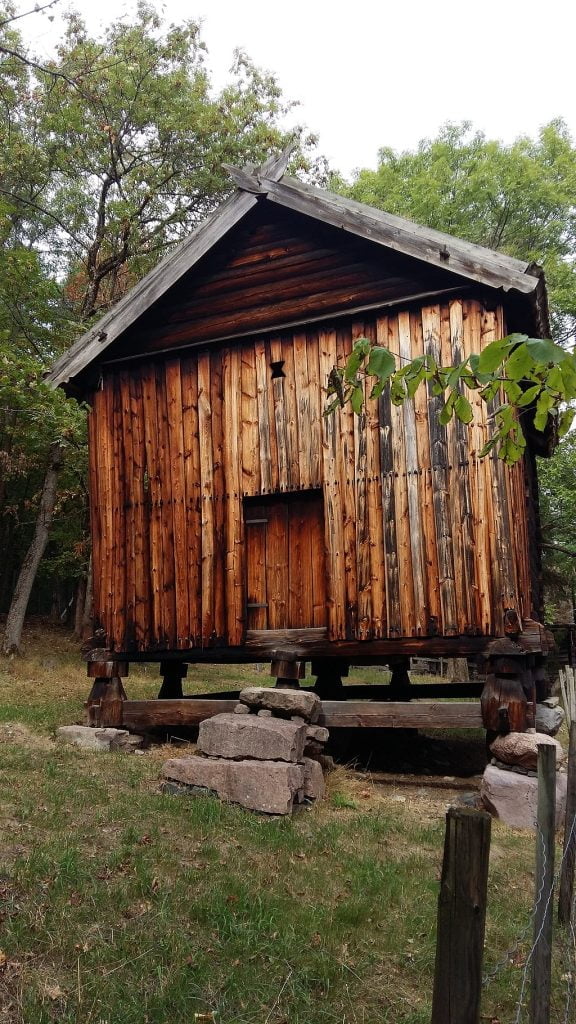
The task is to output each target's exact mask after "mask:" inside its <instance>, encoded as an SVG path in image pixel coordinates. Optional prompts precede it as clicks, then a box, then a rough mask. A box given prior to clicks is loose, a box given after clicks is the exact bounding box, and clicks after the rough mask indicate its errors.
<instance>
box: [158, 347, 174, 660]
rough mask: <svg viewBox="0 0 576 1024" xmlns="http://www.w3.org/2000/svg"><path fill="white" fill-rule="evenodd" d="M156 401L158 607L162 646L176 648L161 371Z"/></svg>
mask: <svg viewBox="0 0 576 1024" xmlns="http://www.w3.org/2000/svg"><path fill="white" fill-rule="evenodd" d="M156 398H157V401H158V462H159V466H160V478H161V504H160V516H161V522H162V603H163V605H164V627H165V632H166V636H165V644H166V646H167V647H168V648H176V646H177V639H176V564H175V558H174V497H173V481H172V463H171V461H170V439H169V436H170V435H169V426H168V398H167V394H166V377H165V367H160V366H158V367H157V370H156Z"/></svg>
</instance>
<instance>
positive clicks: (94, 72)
mask: <svg viewBox="0 0 576 1024" xmlns="http://www.w3.org/2000/svg"><path fill="white" fill-rule="evenodd" d="M206 56H207V54H206V47H205V45H204V43H203V41H202V37H201V33H200V29H199V26H198V24H197V23H195V22H194V21H186V22H183V23H182V24H180V25H172V26H169V27H168V28H166V27H164V26H163V25H162V23H161V20H160V18H159V16H158V15H157V13H156V12H155V10H154V9H153V8H152V7H150V6H148V5H147V4H144V3H143V4H141V5H140V6H139V8H138V11H137V14H136V15H135V17H134V18H133V20H132V21H131V22H127V21H117V22H114V23H112V24H111V25H109V26H108V28H107V29H106V30H105V31H104V33H103V34H102V36H100V37H95V36H92V35H91V34H90V33H88V31H87V29H86V27H85V25H84V23H83V21H82V19H81V18H80V17H79V16H78V15H77V14H74V13H71V14H68V15H67V16H66V18H65V32H64V34H63V36H62V38H61V41H60V42H59V44H58V46H57V48H56V50H55V52H54V54H53V57H52V59H50V60H48V61H40V60H39V59H37V58H35V56H34V54H33V53H32V52H31V51H30V49H29V48H28V47H27V46H26V45H25V43H24V40H23V39H22V37H21V36H20V34H19V31H18V18H17V17H15V11H14V8H13V7H12V6H11V5H10V4H2V3H1V0H0V108H1V109H0V267H1V270H2V273H1V274H0V470H1V472H0V547H1V548H2V550H3V551H6V552H7V557H6V561H5V564H4V566H3V569H4V571H3V573H2V585H3V586H2V587H0V590H2V592H1V593H0V609H1V608H2V607H4V608H5V607H6V605H7V602H8V600H9V597H10V591H11V588H12V586H13V583H14V580H15V575H16V571H17V568H18V565H19V563H20V562H21V561H22V558H23V556H24V553H25V551H26V549H27V545H28V542H29V539H30V537H31V535H32V532H33V528H34V518H35V511H36V508H37V506H38V502H39V498H40V495H41V493H42V483H43V477H44V472H45V468H46V465H47V464H48V460H49V452H50V448H51V445H52V444H53V443H54V442H58V441H61V442H63V443H64V445H65V447H66V452H67V458H66V464H65V469H64V470H63V471H62V472H61V474H60V485H59V497H58V503H57V505H56V510H55V530H54V532H53V534H52V541H51V544H50V545H49V548H48V551H47V557H46V558H45V560H44V563H43V567H44V568H43V570H42V572H43V575H44V578H45V579H47V580H49V578H50V577H51V578H52V583H54V581H55V580H57V579H62V578H65V579H68V580H69V579H71V578H73V577H74V575H77V574H78V573H80V572H82V571H83V570H84V569H85V564H86V559H87V553H88V543H87V509H86V449H85V415H84V411H83V410H82V409H79V408H78V406H77V405H76V403H74V402H68V401H66V399H65V398H64V396H63V394H62V393H61V392H59V391H58V392H53V391H50V390H49V389H47V388H46V387H45V385H43V383H42V375H43V372H44V371H45V370H46V369H47V368H48V366H50V365H51V363H52V362H53V360H54V358H55V356H56V355H58V353H59V352H61V351H63V350H64V349H65V348H66V347H68V345H69V344H70V343H71V341H73V340H74V338H75V337H76V336H77V335H78V334H79V333H81V332H82V331H84V330H85V329H86V327H87V325H88V323H89V322H90V321H91V320H92V319H93V318H94V317H96V316H98V315H100V314H102V313H103V312H104V311H105V310H106V309H107V308H108V307H109V306H110V305H111V304H113V303H114V302H116V301H117V300H118V299H119V298H120V297H121V296H122V295H123V294H124V293H125V292H126V290H127V289H128V288H129V287H131V286H132V285H133V284H134V283H136V281H137V280H139V278H140V277H142V276H143V275H144V274H145V273H146V272H147V271H148V270H149V269H150V268H151V267H152V266H153V265H154V264H155V263H156V262H157V261H158V259H159V258H160V257H161V256H162V255H163V254H164V252H165V251H166V250H167V249H168V248H169V247H170V246H171V245H173V244H174V243H175V242H176V241H178V240H179V239H180V238H181V237H183V236H184V235H185V234H187V233H188V232H189V231H190V230H191V229H193V228H194V226H195V225H196V224H197V223H198V222H199V221H200V220H202V219H203V218H204V217H205V215H206V214H207V213H208V212H209V210H210V209H211V208H213V207H214V206H215V205H216V204H217V203H218V202H219V201H220V200H221V199H222V198H223V197H224V196H225V194H226V192H227V191H228V190H229V189H230V183H229V180H228V179H227V177H226V175H225V173H224V171H223V170H222V167H221V165H222V163H224V162H228V163H236V164H238V163H239V164H244V163H246V162H254V163H261V162H262V160H263V159H265V158H266V157H267V156H268V155H270V154H271V153H277V151H278V149H279V148H280V147H281V146H282V145H284V144H285V142H286V141H287V133H286V131H285V130H284V129H283V128H282V127H281V122H282V121H283V119H285V117H286V115H287V114H288V113H289V112H290V110H291V104H290V103H287V102H286V101H285V100H284V99H283V97H282V94H281V91H280V88H279V86H278V83H277V82H276V80H275V78H274V76H273V75H270V74H267V73H264V72H262V71H261V70H259V69H258V68H257V67H255V66H254V65H253V64H252V62H251V61H250V60H249V58H248V57H247V56H246V55H245V54H243V53H241V52H238V53H237V54H236V58H235V63H234V66H233V68H232V69H231V72H230V78H229V82H228V84H227V85H226V86H225V87H224V88H223V89H222V90H221V91H220V92H219V93H216V92H215V91H214V90H213V89H212V87H211V83H210V76H209V73H208V70H207V65H206ZM290 134H291V135H292V136H295V137H296V139H297V140H300V145H299V148H298V150H297V152H296V156H295V158H294V159H295V167H300V168H301V169H303V170H304V171H305V172H306V173H310V174H311V175H312V176H318V174H319V173H320V167H319V165H318V166H316V165H313V164H312V162H311V161H310V159H309V158H308V157H307V156H306V152H307V151H308V150H309V149H310V146H311V144H312V143H313V141H314V140H313V138H312V137H311V136H306V135H305V133H304V131H303V130H302V129H301V128H300V127H298V125H296V126H295V127H294V128H293V129H292V131H291V133H290Z"/></svg>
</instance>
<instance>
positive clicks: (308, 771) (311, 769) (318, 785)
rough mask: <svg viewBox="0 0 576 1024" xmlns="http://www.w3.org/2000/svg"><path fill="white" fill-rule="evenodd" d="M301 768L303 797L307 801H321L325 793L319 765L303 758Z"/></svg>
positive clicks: (309, 758) (322, 773) (322, 774)
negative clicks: (302, 770)
mask: <svg viewBox="0 0 576 1024" xmlns="http://www.w3.org/2000/svg"><path fill="white" fill-rule="evenodd" d="M303 767H304V796H305V797H308V799H309V800H322V799H323V797H324V794H325V793H326V785H325V783H324V772H323V771H322V767H321V765H320V764H319V763H318V761H314V760H313V759H312V758H311V757H305V758H304V762H303Z"/></svg>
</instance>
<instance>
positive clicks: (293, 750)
mask: <svg viewBox="0 0 576 1024" xmlns="http://www.w3.org/2000/svg"><path fill="white" fill-rule="evenodd" d="M305 743H306V726H305V725H294V723H293V722H286V721H284V720H283V719H280V718H272V717H270V718H259V717H258V716H257V715H235V714H222V715H214V716H213V717H212V718H205V719H204V721H203V722H201V723H200V729H199V731H198V749H199V750H200V751H201V752H202V753H203V754H206V755H207V756H208V757H227V758H231V759H234V760H243V759H244V758H253V759H255V760H258V761H292V762H296V761H300V760H302V756H303V753H304V744H305Z"/></svg>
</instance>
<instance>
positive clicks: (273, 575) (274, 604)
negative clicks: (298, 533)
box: [266, 501, 289, 629]
mask: <svg viewBox="0 0 576 1024" xmlns="http://www.w3.org/2000/svg"><path fill="white" fill-rule="evenodd" d="M268 509H269V518H268V525H267V528H266V565H267V573H266V592H267V600H268V629H286V628H287V627H288V625H289V618H288V615H289V612H288V595H289V578H288V573H289V555H288V504H287V502H285V501H277V502H275V503H274V504H271V505H269V506H268Z"/></svg>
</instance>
